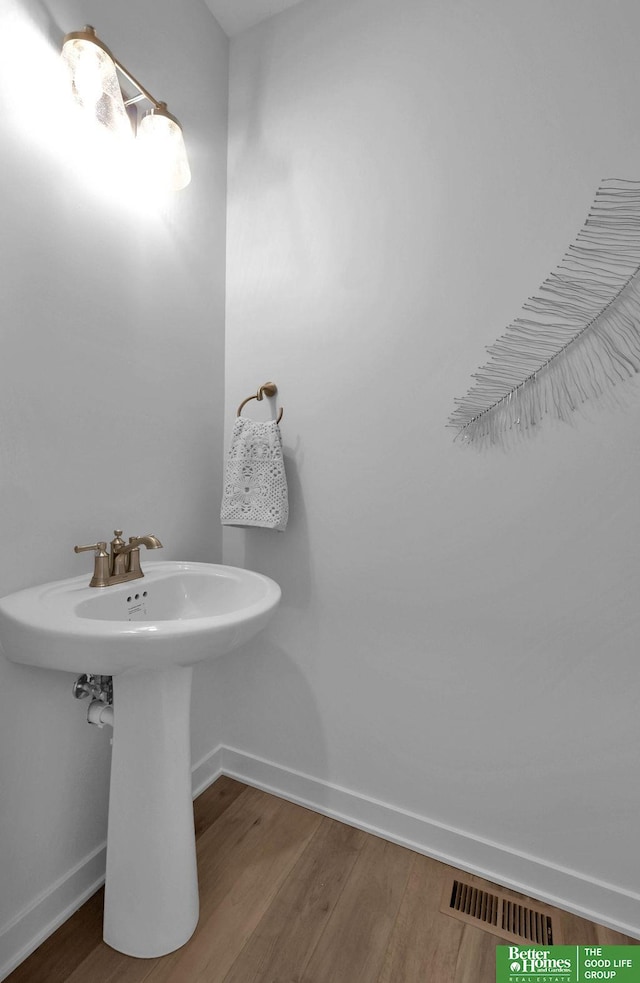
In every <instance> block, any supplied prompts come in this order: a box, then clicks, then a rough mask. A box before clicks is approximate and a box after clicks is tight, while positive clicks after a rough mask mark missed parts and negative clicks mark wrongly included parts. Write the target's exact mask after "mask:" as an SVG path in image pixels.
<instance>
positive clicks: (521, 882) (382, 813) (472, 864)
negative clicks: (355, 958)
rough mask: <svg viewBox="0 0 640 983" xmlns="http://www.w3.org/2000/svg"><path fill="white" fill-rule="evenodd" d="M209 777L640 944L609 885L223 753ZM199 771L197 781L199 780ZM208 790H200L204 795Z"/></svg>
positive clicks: (636, 903)
mask: <svg viewBox="0 0 640 983" xmlns="http://www.w3.org/2000/svg"><path fill="white" fill-rule="evenodd" d="M205 761H207V762H209V769H210V773H211V774H212V775H214V778H213V779H212V781H213V780H215V777H218V775H220V774H225V775H228V776H229V777H231V778H236V779H238V781H242V782H246V784H248V785H253V786H255V787H256V788H261V789H264V790H265V791H266V792H272V793H273V794H275V795H279V796H280V797H282V798H284V799H289V800H291V801H292V802H296V803H298V804H299V805H302V806H306V807H307V808H309V809H312V810H313V811H314V812H319V813H321V814H323V815H326V816H331V817H332V818H334V819H338V820H340V821H341V822H344V823H347V824H348V825H350V826H356V827H357V828H359V829H363V830H366V831H367V832H369V833H373V834H375V835H376V836H381V837H383V839H386V840H390V841H391V842H393V843H398V844H400V845H401V846H406V847H408V848H409V849H410V850H414V851H415V852H417V853H422V854H425V855H426V856H428V857H433V858H434V859H436V860H441V861H442V862H443V863H446V864H450V865H451V866H452V867H456V868H458V869H460V870H464V871H467V872H468V873H472V874H477V875H478V876H480V877H483V878H485V879H486V880H488V881H493V882H494V883H496V884H499V885H502V886H503V887H507V888H512V889H513V890H515V891H518V892H520V893H522V894H526V895H529V896H531V897H533V898H537V899H538V900H540V901H545V902H547V903H548V904H551V905H553V906H555V907H558V908H562V909H564V910H566V911H570V912H572V913H573V914H576V915H579V916H581V917H582V918H587V919H588V920H589V921H593V922H597V923H598V924H600V925H605V926H607V927H608V928H612V929H614V930H615V931H618V932H622V933H623V934H625V935H630V936H632V937H633V938H637V939H640V895H638V894H635V893H632V892H630V891H627V890H625V889H623V888H620V887H618V886H617V885H615V884H608V883H606V882H604V881H599V880H596V879H594V878H590V877H587V876H585V875H584V874H581V873H579V872H578V871H574V870H569V869H567V868H564V867H560V866H558V865H556V864H551V863H549V862H547V861H545V860H543V859H541V858H539V857H534V856H529V855H527V854H525V853H519V852H516V851H514V850H512V849H510V848H508V847H505V846H502V845H501V844H499V843H494V842H492V841H490V840H486V839H483V838H481V837H478V836H474V835H473V834H470V833H467V832H465V831H463V830H460V829H455V828H454V827H452V826H446V825H444V824H442V823H438V822H435V821H434V820H431V819H428V818H426V817H425V816H419V815H416V814H415V813H411V812H408V811H406V810H403V809H399V808H397V807H396V806H392V805H389V804H388V803H385V802H380V801H378V800H377V799H373V798H369V797H368V796H365V795H361V794H360V793H358V792H352V791H350V790H349V789H346V788H341V787H340V786H338V785H333V784H332V783H330V782H325V781H321V780H319V779H317V778H312V777H311V776H309V775H304V774H302V773H300V772H297V771H293V770H292V769H289V768H283V767H282V766H280V765H278V764H275V763H274V762H272V761H265V760H264V759H262V758H258V757H256V756H254V755H252V754H247V753H246V752H243V751H239V750H237V749H236V748H230V747H225V746H221V747H218V748H216V750H215V751H214V752H212V754H211V755H210V756H209V758H207V759H203V761H202V762H201V763H200V764H201V766H204V763H205ZM204 777H205V776H204V767H203V771H202V779H203V780H204ZM204 787H206V786H205V785H203V788H204Z"/></svg>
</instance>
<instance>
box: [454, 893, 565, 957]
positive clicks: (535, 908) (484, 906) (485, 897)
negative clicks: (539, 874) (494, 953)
mask: <svg viewBox="0 0 640 983" xmlns="http://www.w3.org/2000/svg"><path fill="white" fill-rule="evenodd" d="M490 887H491V889H490V890H489V889H488V888H490ZM527 902H528V899H527V898H523V897H520V896H519V895H517V894H511V893H510V892H507V891H503V890H495V889H493V887H492V886H490V885H486V888H485V886H480V884H479V883H478V882H477V880H476V879H475V878H473V880H469V881H463V880H459V879H453V880H449V881H448V882H447V884H446V885H445V889H444V892H443V896H442V903H441V905H440V911H442V912H444V913H445V914H446V915H452V916H453V917H454V918H459V919H460V921H463V922H466V923H467V924H468V925H474V926H475V927H476V928H481V929H484V931H485V932H491V933H492V934H493V935H498V936H499V937H500V938H502V939H507V940H508V941H509V942H511V941H514V942H522V941H525V942H533V943H535V944H536V945H553V944H554V943H555V944H556V945H558V943H559V942H560V941H561V940H559V939H558V935H557V932H554V926H553V923H552V918H551V916H552V909H550V908H546V907H545V906H544V905H540V904H538V903H537V902H536V903H535V904H534V905H531V904H528V903H527Z"/></svg>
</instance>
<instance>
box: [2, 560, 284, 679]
mask: <svg viewBox="0 0 640 983" xmlns="http://www.w3.org/2000/svg"><path fill="white" fill-rule="evenodd" d="M144 570H145V575H144V577H143V578H142V579H140V580H132V581H129V582H128V583H125V584H117V585H115V586H113V587H89V586H88V582H89V575H88V574H86V573H85V574H83V575H82V576H81V577H72V578H70V579H68V580H59V581H56V582H54V583H50V584H42V585H41V586H39V587H29V588H27V589H26V590H22V591H18V592H17V593H16V594H10V595H9V596H8V597H5V598H3V599H2V600H0V642H1V643H2V647H3V650H4V653H5V655H6V657H7V658H8V659H9V660H10V661H12V662H21V663H24V664H26V665H31V666H40V667H41V668H43V669H63V670H67V671H69V672H78V673H80V672H87V673H97V674H100V675H104V676H113V675H115V674H116V673H119V672H123V671H124V670H126V669H163V668H168V667H170V666H189V665H194V664H195V663H196V662H201V661H202V660H204V659H211V658H215V657H217V656H220V655H224V654H225V653H226V652H229V651H230V650H231V649H233V648H236V647H237V646H238V645H242V644H243V643H244V642H245V641H247V640H248V639H249V638H251V637H252V636H253V635H255V634H256V632H258V631H260V629H261V628H263V627H264V625H265V624H266V623H267V621H268V620H269V618H270V616H271V613H272V612H273V610H274V608H275V607H276V605H277V604H278V602H279V600H280V588H279V586H278V584H276V583H275V581H273V580H270V578H269V577H264V576H263V575H262V574H260V573H254V572H253V571H251V570H242V569H240V568H238V567H226V566H220V565H218V564H215V563H187V562H185V563H183V562H180V561H177V560H164V561H163V560H160V561H156V562H154V561H147V562H146V563H145V567H144Z"/></svg>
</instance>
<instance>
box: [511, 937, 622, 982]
mask: <svg viewBox="0 0 640 983" xmlns="http://www.w3.org/2000/svg"><path fill="white" fill-rule="evenodd" d="M639 945H640V943H639ZM542 980H544V981H545V983H592V981H595V980H613V983H640V948H639V946H636V945H600V946H599V945H578V946H576V945H548V946H540V945H529V944H528V943H523V944H521V945H499V946H496V983H536V981H542Z"/></svg>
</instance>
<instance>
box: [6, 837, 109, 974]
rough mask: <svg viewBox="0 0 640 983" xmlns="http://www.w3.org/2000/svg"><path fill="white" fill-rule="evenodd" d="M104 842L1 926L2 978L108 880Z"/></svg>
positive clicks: (105, 845)
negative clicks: (105, 872) (106, 877)
mask: <svg viewBox="0 0 640 983" xmlns="http://www.w3.org/2000/svg"><path fill="white" fill-rule="evenodd" d="M106 857H107V844H106V843H102V844H101V845H100V846H99V847H97V848H96V849H95V850H94V851H93V852H92V853H90V854H89V855H88V856H86V857H84V858H83V859H82V860H81V861H80V862H79V863H77V864H76V865H75V867H72V869H71V870H70V871H68V872H67V873H66V874H63V876H62V877H60V878H59V879H58V880H57V881H56V882H55V883H54V884H52V885H51V887H49V888H47V889H46V891H43V892H42V893H41V894H39V895H38V897H37V898H35V900H34V901H32V902H31V904H29V905H27V907H26V908H23V909H22V910H21V911H19V912H18V914H17V915H16V916H15V918H12V919H11V921H10V922H8V923H7V924H6V925H3V926H2V928H0V980H4V979H5V977H7V976H8V975H9V973H11V972H13V970H14V969H15V968H16V966H19V965H20V963H21V962H23V960H25V959H26V958H27V956H29V955H31V953H32V952H33V951H34V949H37V948H38V946H39V945H41V944H42V943H43V942H44V941H45V939H47V938H48V937H49V936H50V935H51V934H52V933H53V932H55V930H56V929H57V928H59V926H60V925H62V924H63V922H65V921H66V920H67V918H70V917H71V915H72V914H73V913H74V911H76V910H77V909H78V908H79V907H80V905H82V904H84V902H85V901H87V900H88V899H89V898H90V897H91V895H92V894H95V892H96V891H97V890H98V888H99V887H101V886H102V884H103V883H104V871H105V863H106Z"/></svg>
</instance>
